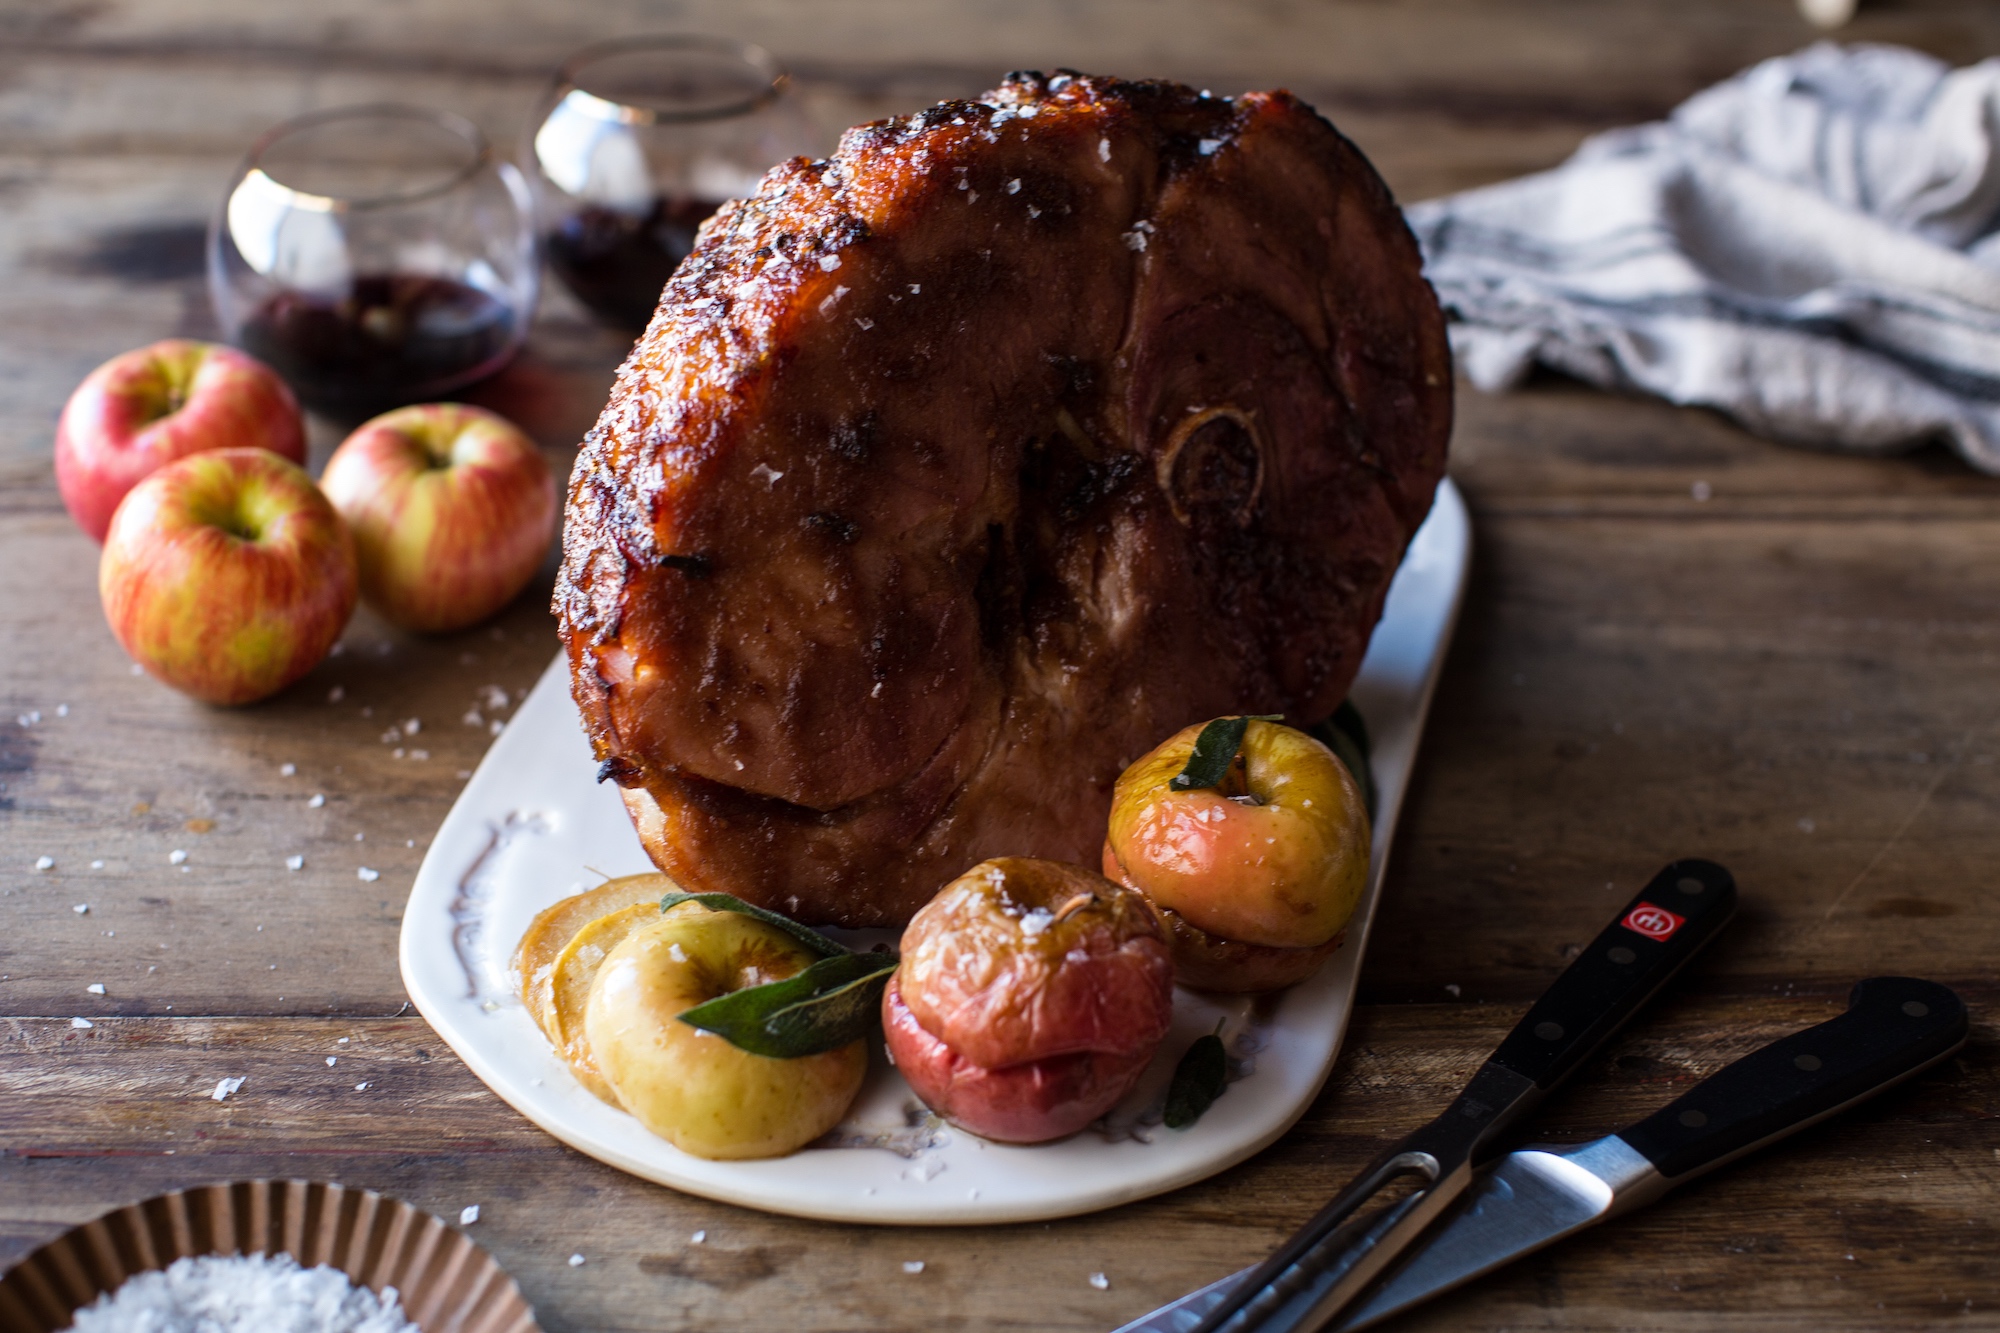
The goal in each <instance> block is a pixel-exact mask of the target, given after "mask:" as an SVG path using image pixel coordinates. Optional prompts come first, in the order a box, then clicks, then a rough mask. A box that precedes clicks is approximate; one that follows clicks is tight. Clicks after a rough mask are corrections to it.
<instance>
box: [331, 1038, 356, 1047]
mask: <svg viewBox="0 0 2000 1333" xmlns="http://www.w3.org/2000/svg"><path fill="white" fill-rule="evenodd" d="M351 1040H352V1038H350V1037H342V1038H341V1039H340V1040H339V1041H337V1042H335V1043H334V1045H336V1046H345V1045H347V1043H348V1042H349V1041H351Z"/></svg>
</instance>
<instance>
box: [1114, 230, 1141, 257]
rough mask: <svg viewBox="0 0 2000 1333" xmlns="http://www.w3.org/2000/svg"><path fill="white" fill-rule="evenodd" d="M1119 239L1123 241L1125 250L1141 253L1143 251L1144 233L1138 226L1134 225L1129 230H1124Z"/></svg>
mask: <svg viewBox="0 0 2000 1333" xmlns="http://www.w3.org/2000/svg"><path fill="white" fill-rule="evenodd" d="M1120 239H1121V240H1123V241H1124V242H1125V248H1126V249H1127V250H1131V251H1134V252H1137V253H1141V254H1143V253H1144V252H1145V249H1146V233H1145V232H1143V231H1140V230H1139V229H1138V228H1136V227H1134V228H1133V229H1132V230H1131V231H1128V232H1126V233H1125V234H1124V235H1123V236H1122V237H1120Z"/></svg>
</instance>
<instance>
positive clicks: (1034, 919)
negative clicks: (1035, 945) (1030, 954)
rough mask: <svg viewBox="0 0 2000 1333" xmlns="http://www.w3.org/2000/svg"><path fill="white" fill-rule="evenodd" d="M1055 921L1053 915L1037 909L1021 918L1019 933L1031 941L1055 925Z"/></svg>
mask: <svg viewBox="0 0 2000 1333" xmlns="http://www.w3.org/2000/svg"><path fill="white" fill-rule="evenodd" d="M1055 919H1056V918H1055V913H1053V912H1049V911H1045V910H1043V909H1042V908H1039V907H1037V908H1036V909H1035V910H1034V911H1032V912H1029V913H1028V914H1027V915H1026V916H1024V917H1022V918H1021V933H1022V934H1023V935H1026V936H1027V937H1028V938H1029V939H1031V940H1032V939H1034V938H1035V937H1036V936H1038V935H1040V934H1041V933H1042V932H1043V931H1045V930H1047V929H1048V928H1049V927H1050V926H1051V925H1053V924H1055Z"/></svg>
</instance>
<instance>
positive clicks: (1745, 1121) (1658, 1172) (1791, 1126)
mask: <svg viewBox="0 0 2000 1333" xmlns="http://www.w3.org/2000/svg"><path fill="white" fill-rule="evenodd" d="M1967 1031H1968V1016H1967V1014H1966V1010H1965V1006H1964V1004H1963V1003H1962V1002H1961V1001H1960V1000H1959V998H1958V996H1957V995H1955V994H1953V993H1952V992H1951V991H1950V990H1949V989H1947V988H1946V987H1943V986H1940V985H1937V984H1936V983H1934V982H1929V981H1918V980H1914V979H1912V978H1909V977H1874V978H1871V979H1870V980H1867V981H1863V982H1860V983H1859V984H1857V985H1856V986H1855V987H1854V990H1853V991H1852V992H1851V993H1850V995H1849V997H1848V1008H1847V1012H1846V1013H1844V1014H1842V1015H1840V1016H1839V1017H1838V1018H1834V1019H1831V1020H1829V1021H1828V1022H1825V1023H1821V1024H1819V1025H1818V1026H1817V1027H1812V1028H1807V1029H1806V1030H1805V1031H1803V1032H1797V1033H1794V1034H1792V1035H1791V1036H1789V1037H1785V1038H1782V1039H1780V1040H1778V1041H1776V1042H1773V1043H1772V1044H1770V1045H1769V1046H1766V1047H1764V1048H1763V1049H1761V1050H1759V1051H1756V1052H1754V1053H1752V1054H1750V1055H1747V1056H1745V1057H1744V1058H1743V1059H1741V1060H1738V1061H1736V1062H1735V1063H1734V1064H1732V1065H1730V1066H1728V1067H1727V1068H1725V1069H1723V1070H1721V1071H1720V1072H1719V1073H1716V1074H1714V1075H1712V1076H1710V1077H1709V1078H1708V1079H1706V1080H1704V1081H1703V1082H1702V1083H1700V1084H1699V1085H1697V1086H1696V1087H1695V1088H1694V1089H1693V1090H1692V1091H1690V1092H1688V1093H1687V1094H1686V1095H1684V1096H1682V1097H1680V1098H1678V1099H1677V1100H1675V1101H1674V1102H1672V1103H1671V1104H1669V1105H1667V1106H1665V1107H1663V1108H1662V1109H1660V1110H1659V1111H1657V1112H1655V1113H1654V1114H1652V1115H1650V1116H1648V1117H1646V1118H1645V1119H1644V1120H1641V1121H1639V1122H1638V1123H1637V1124H1635V1125H1631V1126H1629V1127H1627V1128H1625V1129H1622V1130H1620V1131H1619V1132H1618V1133H1616V1134H1611V1135H1607V1136H1606V1137H1604V1138H1601V1139H1597V1140H1594V1141H1592V1142H1590V1143H1585V1144H1580V1145H1578V1146H1576V1147H1573V1148H1563V1149H1547V1150H1538V1149H1524V1150H1522V1151H1520V1152H1515V1153H1509V1154H1508V1155H1507V1156H1506V1157H1503V1158H1502V1159H1501V1160H1500V1161H1499V1163H1498V1164H1496V1165H1495V1166H1494V1167H1493V1169H1492V1170H1491V1171H1490V1172H1489V1173H1488V1174H1487V1175H1486V1176H1484V1177H1483V1178H1482V1179H1481V1180H1480V1181H1479V1182H1478V1183H1477V1184H1476V1185H1475V1186H1474V1187H1473V1188H1472V1190H1471V1191H1470V1192H1469V1194H1468V1195H1467V1197H1466V1198H1465V1199H1464V1200H1463V1201H1462V1202H1461V1203H1460V1204H1459V1205H1458V1207H1457V1210H1456V1212H1455V1213H1453V1214H1452V1215H1450V1216H1449V1217H1447V1218H1446V1220H1445V1221H1443V1222H1442V1223H1440V1224H1439V1226H1438V1227H1437V1229H1436V1230H1435V1231H1434V1232H1433V1233H1432V1234H1431V1235H1430V1236H1429V1237H1428V1238H1427V1239H1426V1241H1425V1243H1424V1245H1423V1247H1422V1248H1421V1249H1419V1250H1418V1251H1417V1252H1416V1253H1415V1254H1414V1255H1413V1256H1412V1257H1411V1258H1410V1259H1409V1260H1408V1261H1407V1262H1405V1263H1404V1264H1403V1265H1402V1267H1401V1268H1399V1269H1397V1270H1395V1271H1393V1272H1392V1273H1391V1274H1390V1275H1389V1276H1388V1277H1387V1278H1386V1279H1385V1280H1384V1281H1383V1282H1381V1283H1380V1284H1379V1285H1377V1286H1376V1287H1375V1288H1374V1289H1373V1290H1372V1291H1370V1292H1368V1293H1367V1294H1365V1295H1364V1296H1363V1298H1362V1299H1361V1300H1360V1301H1359V1302H1358V1303H1357V1304H1356V1305H1355V1306H1354V1307H1352V1308H1351V1309H1349V1310H1348V1311H1347V1312H1346V1314H1345V1315H1344V1316H1343V1317H1342V1318H1341V1319H1340V1320H1339V1322H1337V1323H1335V1324H1334V1325H1333V1326H1332V1327H1333V1328H1334V1329H1335V1330H1337V1331H1338V1333H1350V1331H1356V1333H1358V1330H1360V1329H1364V1328H1370V1327H1372V1326H1374V1325H1375V1324H1378V1323H1380V1322H1381V1321H1382V1320H1385V1319H1388V1318H1391V1317H1392V1316H1394V1315H1398V1314H1401V1313H1402V1312H1403V1311H1405V1310H1407V1309H1409V1308H1410V1307H1411V1306H1413V1305H1416V1304H1418V1303H1420V1302H1422V1301H1427V1300H1429V1299H1430V1298H1431V1297H1433V1296H1436V1295H1438V1294H1440V1293H1441V1292H1445V1291H1449V1290H1451V1289H1452V1288H1453V1287H1457V1286H1459V1285H1461V1284H1463V1283H1466V1282H1470V1281H1471V1280H1473V1279H1474V1278H1477V1277H1480V1276H1482V1275H1483V1274H1486V1273H1490V1272H1492V1271H1493V1270H1494V1269H1496V1268H1499V1267H1501V1266H1503V1265H1505V1264H1509V1263H1512V1262H1513V1261H1514V1260H1516V1259H1519V1258H1521V1257H1522V1256H1523V1255H1527V1254H1532V1253H1533V1252H1535V1251H1536V1250H1539V1249H1541V1248H1543V1247H1544V1246H1546V1245H1551V1244H1553V1243H1555V1242H1556V1241H1559V1240H1562V1239H1563V1238H1565V1237H1567V1236H1572V1235H1574V1234H1576V1233H1577V1232H1579V1231H1582V1230H1583V1229H1585V1228H1586V1227H1592V1226H1595V1225H1597V1224H1598V1223H1599V1222H1603V1221H1607V1220H1609V1219H1610V1218H1613V1217H1617V1216H1619V1215H1621V1214H1623V1213H1628V1212H1631V1211H1633V1210H1634V1209H1637V1208H1642V1207H1644V1206H1645V1205H1646V1204H1648V1203H1651V1202H1652V1201H1653V1200H1655V1199H1657V1198H1659V1197H1660V1196H1661V1195H1663V1194H1665V1193H1666V1192H1667V1191H1668V1190H1671V1189H1674V1188H1675V1187H1677V1186H1679V1185H1682V1184H1685V1183H1686V1182H1687V1181H1690V1180H1693V1179H1694V1178H1695V1177H1696V1176H1699V1175H1702V1174H1704V1173H1706V1172H1708V1171H1712V1170H1714V1169H1715V1168H1717V1167H1719V1166H1723V1165H1725V1164H1727V1163H1729V1162H1732V1161H1735V1160H1736V1159H1737V1158H1738V1157H1741V1156H1743V1155H1745V1154H1746V1153H1751V1152H1754V1151H1756V1150H1757V1149H1758V1148H1761V1147H1763V1146H1764V1145H1765V1144H1768V1143H1773V1142H1776V1141H1777V1140H1778V1139H1781V1138H1784V1137H1785V1136H1787V1135H1789V1134H1794V1133H1796V1132H1798V1131H1799V1130H1801V1129H1804V1128H1806V1127H1807V1126H1808V1125H1813V1124H1817V1123H1818V1122H1819V1121H1821V1120H1824V1119H1826V1118H1827V1117H1828V1116H1831V1115H1836V1114H1838V1113H1839V1112H1841V1111H1843V1110H1845V1109H1846V1108H1848V1107H1850V1106H1852V1105H1854V1104H1855V1103H1857V1102H1860V1101H1864V1100H1866V1099H1867V1098H1869V1097H1872V1096H1874V1095H1875V1094H1876V1093H1878V1092H1882V1091H1883V1090H1885V1089H1887V1088H1891V1087H1893V1086H1895V1085H1896V1084H1898V1083H1901V1082H1902V1081H1903V1080H1904V1079H1907V1078H1911V1077H1913V1076H1915V1075H1917V1074H1919V1073H1922V1072H1923V1071H1924V1070H1926V1069H1928V1068H1930V1067H1931V1066H1932V1065H1935V1064H1937V1063H1938V1062H1939V1061H1941V1060H1944V1059H1946V1058H1948V1057H1949V1056H1951V1055H1952V1053H1953V1052H1955V1051H1957V1050H1959V1049H1960V1048H1961V1047H1962V1046H1964V1044H1965V1040H1966V1035H1967ZM1249 1272H1250V1270H1248V1269H1246V1270H1244V1271H1243V1272H1241V1273H1232V1274H1230V1275H1229V1276H1228V1277H1225V1278H1222V1279H1220V1280H1219V1281H1216V1282H1213V1283H1210V1284H1209V1285H1208V1286H1206V1287H1203V1288H1202V1289H1201V1290H1199V1291H1196V1292H1192V1293H1190V1294H1189V1295H1187V1296H1184V1297H1182V1298H1181V1299H1180V1300H1179V1301H1176V1302H1174V1303H1173V1304H1172V1305H1169V1306H1166V1307H1164V1308H1162V1309H1160V1310H1156V1311H1154V1312H1153V1313H1152V1314H1151V1315H1148V1316H1147V1317H1146V1318H1145V1319H1142V1320H1139V1321H1138V1322H1137V1323H1134V1324H1129V1325H1127V1326H1126V1328H1124V1329H1121V1330H1119V1333H1185V1330H1189V1329H1192V1328H1194V1327H1195V1326H1196V1325H1197V1324H1198V1323H1199V1322H1200V1320H1201V1318H1202V1316H1203V1315H1204V1314H1205V1313H1206V1312H1207V1311H1208V1310H1210V1309H1212V1308H1213V1307H1214V1306H1215V1305H1217V1304H1218V1303H1219V1302H1220V1299H1221V1297H1222V1296H1223V1295H1224V1294H1226V1293H1227V1292H1228V1291H1229V1290H1230V1289H1232V1288H1233V1287H1234V1286H1235V1285H1236V1284H1237V1283H1238V1282H1240V1281H1241V1280H1242V1279H1243V1278H1245V1277H1246V1276H1248V1274H1249Z"/></svg>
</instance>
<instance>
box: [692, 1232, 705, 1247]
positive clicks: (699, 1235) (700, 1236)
mask: <svg viewBox="0 0 2000 1333" xmlns="http://www.w3.org/2000/svg"><path fill="white" fill-rule="evenodd" d="M707 1239H708V1233H707V1232H706V1231H697V1232H695V1233H694V1234H693V1235H692V1236H689V1237H688V1244H690V1245H699V1244H701V1243H702V1242H703V1241H705V1240H707Z"/></svg>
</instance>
